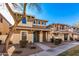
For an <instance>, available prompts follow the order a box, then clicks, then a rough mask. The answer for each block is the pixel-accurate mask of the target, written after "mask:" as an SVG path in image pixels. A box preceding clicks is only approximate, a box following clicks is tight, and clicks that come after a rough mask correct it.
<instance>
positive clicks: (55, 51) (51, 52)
mask: <svg viewBox="0 0 79 59" xmlns="http://www.w3.org/2000/svg"><path fill="white" fill-rule="evenodd" d="M36 44H37V45H38V46H39V47H40V48H42V49H43V50H44V51H42V52H39V53H36V54H32V55H30V56H56V55H58V54H60V53H62V52H64V51H66V50H68V49H70V48H72V47H75V46H77V45H79V42H70V43H69V44H66V45H62V46H59V47H56V48H49V47H47V46H45V45H44V44H40V43H36ZM46 47H47V48H46ZM45 48H46V49H45Z"/></svg>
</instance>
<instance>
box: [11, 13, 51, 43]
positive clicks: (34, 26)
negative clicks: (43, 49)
mask: <svg viewBox="0 0 79 59" xmlns="http://www.w3.org/2000/svg"><path fill="white" fill-rule="evenodd" d="M15 15H18V16H22V14H19V13H15ZM47 22H48V21H47V20H39V19H36V18H35V17H34V16H26V18H24V19H22V21H21V22H20V23H19V24H18V26H17V28H16V31H15V32H14V34H13V36H12V38H11V41H13V43H14V44H15V43H19V41H20V40H23V39H25V40H27V41H28V42H33V43H34V42H46V41H49V40H50V37H49V35H48V34H50V30H49V29H47V28H46V23H47Z"/></svg>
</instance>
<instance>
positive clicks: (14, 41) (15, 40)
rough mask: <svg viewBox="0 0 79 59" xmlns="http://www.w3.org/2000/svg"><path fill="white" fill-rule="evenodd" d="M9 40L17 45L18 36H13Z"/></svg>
mask: <svg viewBox="0 0 79 59" xmlns="http://www.w3.org/2000/svg"><path fill="white" fill-rule="evenodd" d="M10 40H11V41H12V43H13V44H19V41H20V34H13V35H12V37H11V39H10Z"/></svg>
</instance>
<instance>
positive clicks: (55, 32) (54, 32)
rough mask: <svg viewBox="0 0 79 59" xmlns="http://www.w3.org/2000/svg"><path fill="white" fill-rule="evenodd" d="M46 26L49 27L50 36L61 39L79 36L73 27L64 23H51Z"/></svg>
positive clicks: (67, 39) (69, 39)
mask: <svg viewBox="0 0 79 59" xmlns="http://www.w3.org/2000/svg"><path fill="white" fill-rule="evenodd" d="M47 28H49V29H50V33H51V38H52V37H53V38H60V39H62V40H63V41H71V40H75V39H77V38H78V36H79V33H78V32H77V30H76V29H74V27H72V26H69V25H66V24H51V25H49V26H47Z"/></svg>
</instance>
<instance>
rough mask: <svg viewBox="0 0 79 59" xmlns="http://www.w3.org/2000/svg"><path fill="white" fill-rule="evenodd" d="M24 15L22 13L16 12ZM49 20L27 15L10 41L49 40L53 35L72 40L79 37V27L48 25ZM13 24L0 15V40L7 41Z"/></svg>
mask: <svg viewBox="0 0 79 59" xmlns="http://www.w3.org/2000/svg"><path fill="white" fill-rule="evenodd" d="M14 14H15V15H18V16H20V17H22V14H19V13H14ZM47 22H48V21H47V20H40V19H36V18H35V17H34V16H29V15H27V16H26V18H25V19H22V21H21V22H20V23H19V24H18V26H17V27H16V31H15V32H14V33H13V35H12V37H11V39H10V41H12V43H13V44H19V42H20V40H23V39H25V40H27V41H28V42H29V43H30V42H32V43H35V42H49V41H50V39H51V38H52V37H54V38H60V39H62V40H63V41H71V40H75V39H78V38H79V31H78V30H79V29H78V28H76V27H72V26H69V25H65V24H51V25H48V26H47V25H46V23H47ZM11 26H12V25H11V24H10V23H9V22H8V21H7V20H6V19H5V18H4V17H3V16H2V15H0V40H2V41H3V42H5V39H6V36H7V33H8V32H9V30H10V28H11Z"/></svg>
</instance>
